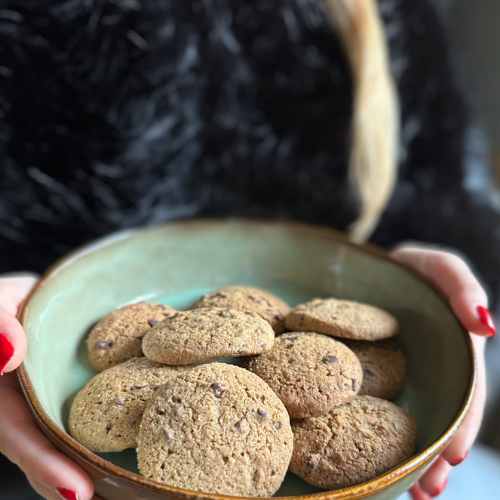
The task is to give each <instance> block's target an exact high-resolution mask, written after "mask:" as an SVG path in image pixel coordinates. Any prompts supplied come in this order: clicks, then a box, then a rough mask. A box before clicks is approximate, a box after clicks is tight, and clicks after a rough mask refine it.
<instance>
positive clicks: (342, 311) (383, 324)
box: [285, 299, 399, 340]
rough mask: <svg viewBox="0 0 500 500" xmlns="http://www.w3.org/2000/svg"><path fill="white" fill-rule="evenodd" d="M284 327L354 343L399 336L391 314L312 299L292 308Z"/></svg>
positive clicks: (330, 300) (334, 301)
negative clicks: (340, 338) (322, 334)
mask: <svg viewBox="0 0 500 500" xmlns="http://www.w3.org/2000/svg"><path fill="white" fill-rule="evenodd" d="M285 326H286V327H287V328H288V329H289V330H295V331H307V332H317V333H324V334H325V335H332V336H333V337H343V338H348V339H356V340H380V339H385V338H389V337H393V336H394V335H396V334H397V333H398V332H399V323H398V321H397V320H396V318H395V317H394V316H392V314H389V313H388V312H386V311H383V310H382V309H379V308H378V307H374V306H370V305H368V304H361V303H359V302H352V301H349V300H337V299H314V300H312V301H310V302H307V303H305V304H300V305H298V306H296V307H295V308H294V309H292V311H291V312H290V314H289V315H288V316H287V317H286V320H285Z"/></svg>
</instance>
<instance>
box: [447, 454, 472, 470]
mask: <svg viewBox="0 0 500 500" xmlns="http://www.w3.org/2000/svg"><path fill="white" fill-rule="evenodd" d="M468 453H469V452H468V451H466V452H465V453H464V454H463V455H462V456H461V457H460V458H459V459H458V460H457V461H456V462H455V463H453V464H450V465H451V466H452V467H456V466H457V465H460V464H461V463H462V462H463V461H464V460H465V459H466V457H467V454H468Z"/></svg>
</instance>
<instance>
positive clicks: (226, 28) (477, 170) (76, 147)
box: [0, 0, 500, 296]
mask: <svg viewBox="0 0 500 500" xmlns="http://www.w3.org/2000/svg"><path fill="white" fill-rule="evenodd" d="M380 9H381V12H382V15H383V17H384V21H385V26H386V32H387V36H388V39H389V43H390V50H391V62H392V68H393V72H394V75H395V78H396V81H397V85H398V89H399V93H400V99H401V110H402V137H401V147H400V162H399V181H398V185H397V188H396V190H395V193H394V196H393V199H392V201H391V204H390V206H389V208H388V210H387V211H386V214H385V215H384V217H383V219H382V221H381V223H380V226H379V228H378V229H377V232H376V233H375V235H374V237H373V241H374V242H377V243H379V244H381V245H383V246H384V247H389V246H391V245H393V244H395V243H397V242H399V241H402V240H407V239H414V240H420V241H428V242H433V243H437V244H441V245H446V246H450V247H454V248H456V249H458V250H459V251H461V252H463V253H464V255H466V256H467V257H468V258H469V259H470V260H471V261H472V262H473V264H474V265H475V266H476V268H477V269H478V270H479V272H480V275H481V277H482V279H483V281H485V282H487V283H488V285H489V288H490V291H491V292H492V293H493V295H494V296H496V292H497V290H498V275H499V273H498V270H499V261H500V256H499V251H498V250H499V242H498V240H499V236H498V234H496V233H495V232H494V228H495V227H496V225H497V215H496V213H495V211H494V209H493V208H492V203H491V196H490V195H491V193H490V192H489V189H490V185H491V183H490V182H489V178H488V175H487V172H486V170H485V168H484V160H483V159H482V158H480V157H478V155H477V154H476V153H475V152H474V151H473V149H471V145H473V144H474V141H475V143H477V144H479V146H480V147H479V150H481V149H484V148H482V147H481V145H480V141H478V140H476V139H475V137H476V136H477V134H474V131H473V129H472V128H471V127H470V126H469V123H468V122H469V119H468V117H467V112H466V108H465V106H464V103H463V100H462V98H461V96H460V93H459V92H458V90H457V85H456V83H455V79H454V77H453V72H452V70H451V67H450V61H449V56H448V54H447V49H446V43H445V37H444V35H443V30H442V27H441V22H440V19H439V16H438V14H437V12H436V11H435V7H433V6H432V5H431V2H430V1H429V0H380ZM351 108H352V93H351V80H350V74H349V67H348V62H347V61H346V58H345V56H344V53H343V50H342V47H341V46H340V43H339V40H338V38H337V36H336V33H335V30H334V29H333V28H332V26H331V23H330V22H329V20H328V17H327V13H326V9H325V6H324V5H323V2H322V1H321V0H203V1H201V0H197V1H191V0H142V1H139V0H54V1H43V0H37V1H36V2H33V1H22V0H21V1H10V0H7V1H5V0H4V1H3V2H2V8H1V10H0V162H1V172H0V263H1V264H0V271H13V270H20V269H32V270H35V271H41V270H43V269H44V268H45V267H46V266H47V265H48V264H50V263H51V262H52V261H53V260H54V259H56V258H57V257H58V256H60V255H62V254H64V253H66V252H67V251H69V250H71V249H72V248H74V247H76V246H78V245H80V244H82V243H84V242H86V241H88V240H91V239H93V238H96V237H98V236H100V235H104V234H107V233H109V232H112V231H116V230H118V229H121V228H127V227H131V226H140V225H148V224H156V223H159V222H162V221H166V220H170V219H175V218H183V217H192V216H204V215H210V216H226V215H252V216H273V217H282V218H291V219H297V220H303V221H309V222H314V223H319V224H326V225H329V226H333V227H336V228H340V229H345V228H346V227H347V226H348V224H349V223H350V222H352V221H353V220H354V219H355V217H356V214H357V213H358V208H357V203H356V200H355V198H354V196H353V195H352V193H351V191H350V189H349V187H348V183H347V180H346V165H347V158H348V153H349V131H350V116H351ZM479 152H481V151H479Z"/></svg>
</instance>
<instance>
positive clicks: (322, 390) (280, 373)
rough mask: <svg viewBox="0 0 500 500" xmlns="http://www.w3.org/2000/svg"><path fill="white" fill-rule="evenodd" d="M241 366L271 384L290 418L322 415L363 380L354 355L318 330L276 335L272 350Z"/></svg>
mask: <svg viewBox="0 0 500 500" xmlns="http://www.w3.org/2000/svg"><path fill="white" fill-rule="evenodd" d="M242 366H243V367H244V368H246V369H248V370H250V371H251V372H253V373H255V374H256V375H258V376H259V377H260V378H262V379H263V380H264V381H265V382H266V383H267V384H268V385H269V387H271V389H272V390H273V391H274V392H275V393H276V394H277V395H278V397H279V398H280V399H281V401H283V403H284V405H285V406H286V409H287V410H288V413H289V414H290V417H291V418H305V417H311V416H313V415H323V414H324V413H326V412H328V411H329V410H330V409H331V408H333V407H334V406H337V405H339V404H342V403H344V402H346V401H349V400H350V399H352V398H353V397H354V396H356V394H357V393H358V391H359V388H360V387H361V383H362V380H363V373H362V371H361V365H360V363H359V361H358V358H357V357H356V356H355V354H354V353H353V352H352V351H351V350H350V349H349V348H347V347H346V346H345V345H344V344H342V343H341V342H338V341H337V340H334V339H332V338H331V337H326V336H325V335H320V334H318V333H308V332H292V333H285V334H283V335H280V336H279V337H276V339H275V343H274V346H273V348H272V349H270V350H269V351H267V352H265V353H264V354H262V355H261V356H255V357H251V358H249V359H245V360H244V361H243V364H242Z"/></svg>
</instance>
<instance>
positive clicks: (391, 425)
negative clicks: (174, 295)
mask: <svg viewBox="0 0 500 500" xmlns="http://www.w3.org/2000/svg"><path fill="white" fill-rule="evenodd" d="M398 329H399V326H398V324H397V321H396V320H395V319H394V318H393V317H392V316H391V315H389V314H388V313H386V312H384V311H381V310H380V309H377V308H374V307H372V306H368V305H363V304H358V303H354V302H348V301H341V300H335V299H324V300H319V299H315V300H313V301H311V302H309V303H306V304H302V305H299V306H297V307H295V308H294V309H293V310H292V309H291V308H290V307H289V306H288V305H287V304H286V303H285V302H283V301H282V300H281V299H279V298H278V297H276V296H274V295H272V294H270V293H268V292H265V291H263V290H258V289H254V288H249V287H238V286H234V287H224V288H222V289H219V290H216V291H214V292H212V293H210V294H208V295H205V296H203V297H202V298H201V299H200V300H199V301H198V303H197V304H195V306H194V308H193V310H191V311H182V312H181V311H175V310H173V309H172V308H170V307H168V306H164V305H161V304H155V303H144V302H143V303H138V304H133V305H130V306H125V307H123V308H121V309H118V310H116V311H113V312H112V313H110V314H109V315H107V316H106V317H104V318H103V319H102V320H101V321H100V322H99V323H98V324H97V325H96V327H95V328H94V329H93V330H92V332H91V334H90V336H89V339H88V349H89V359H90V362H91V364H92V366H93V367H94V368H95V369H96V370H98V371H101V373H99V374H98V375H97V376H96V377H94V378H93V379H92V380H91V381H90V382H89V383H88V384H87V386H85V388H84V389H83V390H82V391H81V392H80V393H79V394H78V395H77V397H76V398H75V401H74V403H73V406H72V409H71V414H70V421H69V428H70V433H71V435H72V436H73V437H74V438H75V439H76V440H78V441H79V442H80V443H81V444H83V445H84V446H86V447H87V448H89V449H90V450H92V451H96V452H106V451H121V450H123V449H125V448H129V447H136V448H137V456H138V461H139V468H140V471H141V473H142V474H143V475H144V476H145V477H148V478H151V479H154V480H157V481H161V482H165V483H167V484H170V485H172V486H177V487H181V488H186V489H189V490H195V491H203V492H206V493H219V494H227V495H234V496H254V497H268V496H272V495H273V494H274V493H275V492H276V491H277V490H278V488H279V487H280V485H281V483H282V481H283V479H284V477H285V474H286V472H287V470H288V469H290V470H291V471H292V472H295V473H296V474H298V475H299V476H301V477H303V478H304V479H305V480H306V481H308V482H309V483H311V484H314V485H316V486H320V487H323V488H330V489H334V488H341V487H345V486H351V485H354V484H358V483H361V482H364V481H367V480H370V479H373V478H375V477H377V476H379V475H381V474H383V473H385V472H387V471H388V470H390V469H392V468H393V467H395V466H397V465H398V464H400V463H402V462H404V461H405V460H407V459H408V458H409V457H410V456H411V455H412V454H413V452H414V444H415V439H416V426H415V423H414V422H413V420H412V418H411V417H410V416H409V415H408V414H407V413H406V412H405V411H403V410H402V409H400V408H399V407H397V406H396V405H394V404H392V403H390V402H389V401H387V399H392V398H394V397H395V396H396V395H397V394H398V392H399V391H400V390H401V388H402V387H403V385H404V382H405V360H404V357H403V355H402V353H401V351H400V350H399V349H398V348H397V347H396V346H395V345H394V344H393V343H392V342H391V341H389V340H381V339H387V338H388V337H391V336H393V335H395V334H396V333H397V332H398ZM276 335H277V336H276ZM333 337H336V339H334V338H333ZM340 338H342V341H340V340H337V339H340ZM231 357H242V362H241V366H240V367H238V366H234V365H232V364H226V363H209V364H203V363H205V362H207V361H214V360H222V359H225V358H231ZM200 363H202V364H201V365H200Z"/></svg>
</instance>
